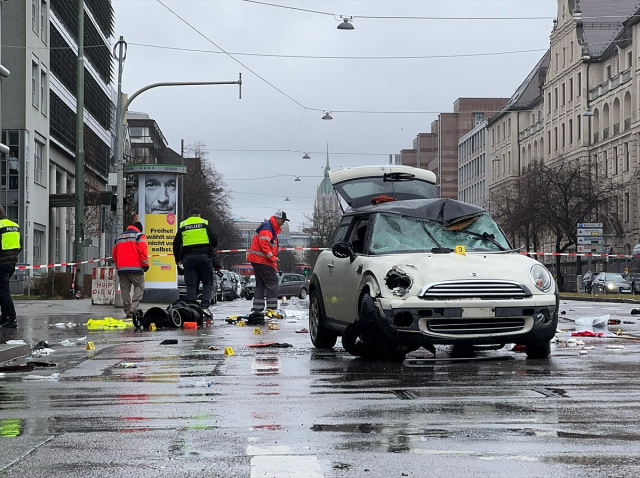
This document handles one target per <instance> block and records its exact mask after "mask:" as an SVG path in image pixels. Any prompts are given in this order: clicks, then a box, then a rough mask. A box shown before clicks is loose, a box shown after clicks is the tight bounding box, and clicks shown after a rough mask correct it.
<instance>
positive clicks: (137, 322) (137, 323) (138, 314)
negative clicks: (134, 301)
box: [132, 309, 144, 329]
mask: <svg viewBox="0 0 640 478" xmlns="http://www.w3.org/2000/svg"><path fill="white" fill-rule="evenodd" d="M143 316H144V314H143V312H142V311H141V310H140V309H136V310H134V311H133V317H132V319H133V326H134V327H135V328H136V329H141V328H142V318H143Z"/></svg>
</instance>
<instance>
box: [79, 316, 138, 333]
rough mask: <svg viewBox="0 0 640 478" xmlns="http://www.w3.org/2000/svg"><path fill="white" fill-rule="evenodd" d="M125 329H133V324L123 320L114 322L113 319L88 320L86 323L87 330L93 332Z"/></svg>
mask: <svg viewBox="0 0 640 478" xmlns="http://www.w3.org/2000/svg"><path fill="white" fill-rule="evenodd" d="M127 327H133V324H132V323H127V322H125V321H124V320H116V319H114V318H113V317H105V318H104V319H89V320H88V321H87V328H88V329H93V330H109V329H126V328H127Z"/></svg>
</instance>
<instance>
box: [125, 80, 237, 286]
mask: <svg viewBox="0 0 640 478" xmlns="http://www.w3.org/2000/svg"><path fill="white" fill-rule="evenodd" d="M205 85H239V86H240V88H242V74H241V75H240V79H239V80H238V81H179V82H163V83H153V84H151V85H147V86H143V87H142V88H140V89H139V90H138V91H136V92H135V93H134V94H132V95H131V96H130V97H129V99H128V100H127V101H125V102H124V104H123V105H122V109H121V110H120V114H119V115H118V117H117V119H116V121H119V124H120V125H124V121H125V118H126V115H127V110H128V109H129V106H130V105H131V102H132V101H133V100H135V99H136V98H137V97H138V96H139V95H140V94H142V93H144V92H145V91H147V90H150V89H152V88H158V87H160V86H205ZM240 92H242V90H240ZM241 98H242V96H241ZM116 124H117V123H116ZM121 129H122V128H121ZM121 129H120V130H118V132H117V134H118V135H119V138H120V139H119V140H116V143H118V145H119V146H118V148H117V154H116V162H117V173H118V190H117V191H118V192H117V195H118V211H117V218H116V228H117V231H122V227H123V223H124V218H123V208H122V198H123V197H124V187H123V186H124V183H123V181H124V163H123V154H122V153H123V152H122V147H121V143H122V131H121ZM116 297H117V295H116Z"/></svg>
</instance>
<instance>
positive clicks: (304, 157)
mask: <svg viewBox="0 0 640 478" xmlns="http://www.w3.org/2000/svg"><path fill="white" fill-rule="evenodd" d="M302 159H311V156H309V153H304V156H303V157H302Z"/></svg>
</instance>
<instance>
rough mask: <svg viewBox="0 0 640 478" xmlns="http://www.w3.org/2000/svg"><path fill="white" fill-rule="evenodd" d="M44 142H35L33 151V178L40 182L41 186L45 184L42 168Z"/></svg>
mask: <svg viewBox="0 0 640 478" xmlns="http://www.w3.org/2000/svg"><path fill="white" fill-rule="evenodd" d="M44 151H45V149H44V144H42V143H41V142H39V141H36V142H35V148H34V153H33V173H34V174H33V180H34V181H35V182H36V183H38V184H40V185H41V186H45V187H46V184H45V181H46V177H45V169H44Z"/></svg>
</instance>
